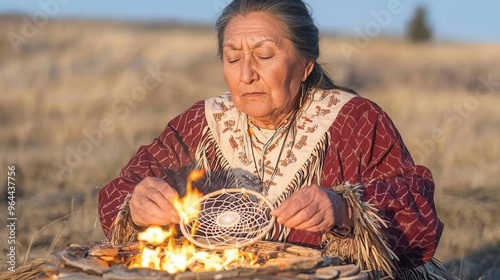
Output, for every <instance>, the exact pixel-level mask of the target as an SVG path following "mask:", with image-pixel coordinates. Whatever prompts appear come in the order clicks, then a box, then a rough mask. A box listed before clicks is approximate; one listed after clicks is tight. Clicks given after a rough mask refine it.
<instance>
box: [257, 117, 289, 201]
mask: <svg viewBox="0 0 500 280" xmlns="http://www.w3.org/2000/svg"><path fill="white" fill-rule="evenodd" d="M296 115H297V111H295V112H294V113H293V114H292V115H291V116H290V117H289V118H287V119H286V121H285V125H282V126H280V127H279V128H278V129H276V131H275V132H274V133H273V135H272V136H271V137H269V139H268V140H267V141H266V142H265V143H264V142H262V141H260V140H259V139H258V137H257V136H256V135H255V133H254V132H253V129H252V127H251V125H250V120H249V118H248V117H247V133H248V137H249V138H250V143H251V144H250V150H251V153H252V160H253V163H254V166H255V171H256V173H257V176H258V177H259V179H260V181H261V183H262V188H261V190H260V192H261V193H262V194H264V195H267V194H268V192H269V188H270V186H271V184H272V182H273V180H274V177H275V176H276V173H277V172H278V165H279V162H280V159H281V156H282V154H283V150H284V149H285V146H286V142H287V139H288V135H289V134H290V130H291V128H292V126H293V125H294V124H295V117H296ZM256 127H257V126H256ZM257 129H259V128H258V127H257ZM259 130H260V129H259ZM283 137H284V139H283V144H281V148H280V151H279V153H278V158H277V159H276V164H275V166H274V168H273V170H272V173H271V176H270V177H269V180H268V183H267V184H266V181H265V180H264V176H265V174H266V166H265V159H266V155H267V154H268V153H270V152H271V151H272V150H274V149H275V148H276V147H277V146H278V145H279V143H280V140H281V139H282V138H283ZM254 139H255V141H256V142H257V143H259V144H261V145H263V146H262V148H260V147H259V146H257V145H256V144H255V143H254ZM291 147H293V145H292V146H291ZM254 148H255V149H256V150H258V151H260V152H262V159H261V160H260V168H259V167H258V166H257V160H256V159H255V152H254ZM290 149H291V148H290Z"/></svg>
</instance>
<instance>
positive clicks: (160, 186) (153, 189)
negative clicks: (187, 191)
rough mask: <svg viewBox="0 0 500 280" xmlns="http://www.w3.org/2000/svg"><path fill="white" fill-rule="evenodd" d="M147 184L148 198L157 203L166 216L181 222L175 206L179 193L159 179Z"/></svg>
mask: <svg viewBox="0 0 500 280" xmlns="http://www.w3.org/2000/svg"><path fill="white" fill-rule="evenodd" d="M147 183H148V188H147V189H146V197H147V198H148V199H150V200H151V201H153V202H154V203H156V204H157V205H158V207H159V208H160V209H161V210H162V211H163V212H164V214H165V215H168V216H169V217H171V218H172V220H174V221H179V219H180V217H179V214H178V213H177V210H175V207H174V204H173V202H174V200H175V199H176V198H177V197H178V195H177V191H176V190H175V189H174V188H172V187H170V185H169V184H168V183H167V182H165V181H163V180H161V179H159V178H155V179H153V180H149V181H148V182H147Z"/></svg>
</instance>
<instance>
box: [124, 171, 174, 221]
mask: <svg viewBox="0 0 500 280" xmlns="http://www.w3.org/2000/svg"><path fill="white" fill-rule="evenodd" d="M176 197H178V194H177V191H176V190H175V189H173V188H172V187H171V186H170V185H169V184H168V183H167V182H165V181H163V180H162V179H160V178H156V177H146V178H144V179H143V180H142V181H141V182H140V183H139V184H137V186H136V187H135V189H134V193H133V194H132V198H131V199H130V203H129V207H130V215H131V216H132V221H133V222H134V224H135V225H137V226H150V225H160V226H165V225H170V224H174V223H179V219H180V218H179V214H178V213H177V210H175V208H174V205H173V200H174V198H176Z"/></svg>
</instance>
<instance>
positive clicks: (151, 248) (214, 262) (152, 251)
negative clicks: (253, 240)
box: [129, 170, 257, 274]
mask: <svg viewBox="0 0 500 280" xmlns="http://www.w3.org/2000/svg"><path fill="white" fill-rule="evenodd" d="M204 174H205V172H204V170H195V171H192V172H191V173H190V174H189V177H188V183H187V188H186V195H185V196H184V197H182V198H176V199H175V200H174V203H173V204H174V207H175V209H176V210H177V212H178V213H179V216H180V217H181V219H182V221H183V222H184V223H188V222H190V221H192V220H193V219H196V218H198V215H199V212H200V205H199V203H198V201H199V200H200V198H201V197H202V196H203V194H202V193H200V192H199V191H198V190H196V189H194V188H193V187H192V182H193V181H194V180H198V179H200V178H202V177H203V176H204ZM175 233H176V232H175V227H174V226H170V227H169V228H168V229H167V230H163V229H162V228H161V227H159V226H151V227H149V228H148V229H146V230H145V231H144V232H141V233H139V234H138V236H137V237H138V240H139V255H138V256H137V257H136V258H135V259H134V260H133V261H132V263H131V264H130V266H129V267H130V268H152V269H156V270H164V271H167V272H168V273H171V274H174V273H178V272H184V271H186V270H188V269H189V270H191V271H194V272H200V271H218V270H223V269H231V268H236V267H255V266H257V264H256V263H257V256H255V255H254V254H252V253H249V252H242V251H240V250H238V249H226V250H224V251H223V252H222V254H220V253H219V252H216V251H214V252H205V251H199V250H197V248H196V247H195V246H194V245H193V244H191V243H190V242H189V241H188V240H187V239H185V240H184V241H183V243H182V244H181V245H177V244H176V241H175Z"/></svg>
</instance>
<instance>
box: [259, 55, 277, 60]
mask: <svg viewBox="0 0 500 280" xmlns="http://www.w3.org/2000/svg"><path fill="white" fill-rule="evenodd" d="M273 57H274V56H273V55H270V56H259V58H260V59H263V60H268V59H271V58H273Z"/></svg>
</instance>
